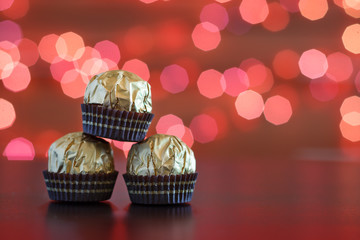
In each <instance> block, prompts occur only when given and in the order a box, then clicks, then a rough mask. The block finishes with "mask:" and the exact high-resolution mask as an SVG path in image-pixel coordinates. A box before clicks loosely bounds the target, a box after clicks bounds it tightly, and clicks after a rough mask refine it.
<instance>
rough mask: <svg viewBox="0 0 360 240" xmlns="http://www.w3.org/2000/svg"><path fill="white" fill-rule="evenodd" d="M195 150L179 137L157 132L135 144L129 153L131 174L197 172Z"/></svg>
mask: <svg viewBox="0 0 360 240" xmlns="http://www.w3.org/2000/svg"><path fill="white" fill-rule="evenodd" d="M195 170H196V160H195V156H194V152H193V151H192V150H191V149H190V148H189V147H188V146H187V145H186V144H185V143H184V142H183V141H181V140H180V139H179V138H178V137H175V136H170V135H163V134H156V135H153V136H151V137H149V138H147V139H146V140H145V141H143V142H140V143H137V144H134V145H133V146H132V147H131V149H130V151H129V155H128V159H127V166H126V171H127V173H128V174H130V175H140V176H153V175H155V176H158V175H178V174H189V173H195Z"/></svg>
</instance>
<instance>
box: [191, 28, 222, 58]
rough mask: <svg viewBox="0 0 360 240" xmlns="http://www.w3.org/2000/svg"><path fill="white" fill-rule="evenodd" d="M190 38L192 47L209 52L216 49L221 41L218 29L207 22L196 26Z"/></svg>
mask: <svg viewBox="0 0 360 240" xmlns="http://www.w3.org/2000/svg"><path fill="white" fill-rule="evenodd" d="M191 37H192V40H193V42H194V45H195V46H196V47H197V48H199V49H201V50H203V51H210V50H213V49H215V48H217V46H218V45H219V43H220V41H221V35H220V33H219V29H218V27H217V26H215V25H214V24H212V23H209V22H203V23H199V24H198V25H196V26H195V28H194V31H193V32H192V34H191Z"/></svg>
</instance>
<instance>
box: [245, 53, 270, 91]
mask: <svg viewBox="0 0 360 240" xmlns="http://www.w3.org/2000/svg"><path fill="white" fill-rule="evenodd" d="M240 68H241V69H244V70H245V71H246V74H247V76H248V78H249V83H250V86H249V89H252V90H254V91H256V92H258V93H264V92H268V91H270V89H271V88H272V86H273V84H274V78H273V75H272V72H271V70H270V69H269V68H268V67H266V66H265V65H264V64H263V63H262V62H260V61H259V60H257V59H255V58H250V59H246V60H244V61H242V62H241V64H240Z"/></svg>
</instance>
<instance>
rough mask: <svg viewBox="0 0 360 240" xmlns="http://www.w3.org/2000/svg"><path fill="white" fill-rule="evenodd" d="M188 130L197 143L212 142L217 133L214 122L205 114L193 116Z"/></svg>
mask: <svg viewBox="0 0 360 240" xmlns="http://www.w3.org/2000/svg"><path fill="white" fill-rule="evenodd" d="M190 129H191V131H192V133H193V135H194V138H195V140H196V141H197V142H199V143H208V142H211V141H214V140H215V138H216V135H217V133H218V126H217V124H216V121H215V120H214V119H213V118H212V117H210V116H209V115H206V114H200V115H197V116H195V117H194V118H193V119H192V120H191V123H190Z"/></svg>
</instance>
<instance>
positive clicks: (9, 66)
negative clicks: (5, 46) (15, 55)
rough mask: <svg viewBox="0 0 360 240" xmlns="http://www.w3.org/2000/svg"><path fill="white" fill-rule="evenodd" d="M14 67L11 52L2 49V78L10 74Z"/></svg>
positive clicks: (0, 69) (0, 59) (0, 53)
mask: <svg viewBox="0 0 360 240" xmlns="http://www.w3.org/2000/svg"><path fill="white" fill-rule="evenodd" d="M14 67H15V64H14V62H13V61H12V58H11V56H10V54H8V53H7V52H4V51H2V50H0V79H2V78H5V77H8V76H10V74H11V73H12V71H13V69H14Z"/></svg>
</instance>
